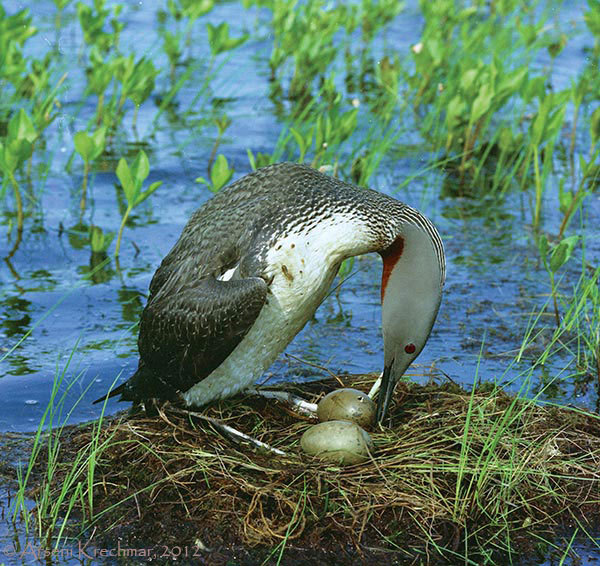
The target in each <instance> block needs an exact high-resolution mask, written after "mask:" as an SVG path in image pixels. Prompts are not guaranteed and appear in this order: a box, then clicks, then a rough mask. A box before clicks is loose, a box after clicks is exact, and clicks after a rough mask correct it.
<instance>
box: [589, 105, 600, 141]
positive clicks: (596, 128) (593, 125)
mask: <svg viewBox="0 0 600 566" xmlns="http://www.w3.org/2000/svg"><path fill="white" fill-rule="evenodd" d="M590 138H591V139H592V147H593V146H595V145H596V143H597V142H598V139H600V106H598V108H596V110H594V112H592V116H591V117H590Z"/></svg>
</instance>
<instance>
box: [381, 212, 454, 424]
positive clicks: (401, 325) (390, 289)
mask: <svg viewBox="0 0 600 566" xmlns="http://www.w3.org/2000/svg"><path fill="white" fill-rule="evenodd" d="M415 212H416V211H415ZM416 214H418V213H416ZM419 218H421V219H423V222H422V223H421V225H420V226H419V227H418V226H415V225H413V224H404V225H403V226H402V227H401V230H400V233H399V234H398V236H397V237H396V239H395V240H394V242H393V243H392V244H391V245H390V246H388V247H387V248H386V249H384V250H382V251H381V252H380V254H381V256H382V258H383V276H382V281H381V302H382V327H383V344H384V370H383V376H382V383H381V390H380V392H379V397H378V400H377V421H378V422H380V423H381V422H383V419H384V418H385V416H386V414H387V411H388V408H389V404H390V400H391V398H392V395H393V392H394V388H395V386H396V383H397V382H398V380H399V379H400V377H402V375H403V374H404V372H405V371H406V369H407V368H408V366H410V364H411V363H412V362H413V360H414V359H415V358H416V357H417V356H418V355H419V354H420V353H421V350H422V349H423V347H424V346H425V343H426V342H427V339H428V338H429V334H430V333H431V329H432V327H433V323H434V322H435V318H436V316H437V312H438V309H439V306H440V301H441V298H442V287H443V285H444V279H445V257H444V249H443V244H442V240H441V238H440V237H439V234H438V232H437V230H436V229H435V227H434V226H433V224H431V222H429V221H428V220H427V219H426V218H424V217H422V216H421V215H419Z"/></svg>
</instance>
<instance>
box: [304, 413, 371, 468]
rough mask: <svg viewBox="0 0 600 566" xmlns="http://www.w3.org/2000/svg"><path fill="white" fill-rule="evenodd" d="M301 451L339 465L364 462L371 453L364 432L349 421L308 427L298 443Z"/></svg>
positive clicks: (368, 437)
mask: <svg viewBox="0 0 600 566" xmlns="http://www.w3.org/2000/svg"><path fill="white" fill-rule="evenodd" d="M300 446H302V450H304V452H306V453H307V454H310V455H311V456H316V457H317V458H321V459H323V460H328V461H329V462H334V463H336V464H340V465H351V464H359V463H361V462H365V461H366V460H368V459H369V452H372V451H373V441H372V440H371V437H370V436H369V433H368V432H367V431H366V430H363V429H362V428H361V427H360V426H358V425H357V424H356V423H352V422H350V421H327V422H324V423H319V424H316V425H314V426H312V427H310V428H309V429H308V430H307V431H306V432H305V433H304V434H303V435H302V439H301V441H300Z"/></svg>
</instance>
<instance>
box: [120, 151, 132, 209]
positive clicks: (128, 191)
mask: <svg viewBox="0 0 600 566" xmlns="http://www.w3.org/2000/svg"><path fill="white" fill-rule="evenodd" d="M117 177H118V178H119V181H121V186H122V187H123V192H124V193H125V198H126V199H127V202H128V203H129V204H130V205H133V199H134V194H135V185H134V182H133V177H132V176H131V171H130V170H129V165H127V161H125V158H124V157H121V159H119V164H118V165H117Z"/></svg>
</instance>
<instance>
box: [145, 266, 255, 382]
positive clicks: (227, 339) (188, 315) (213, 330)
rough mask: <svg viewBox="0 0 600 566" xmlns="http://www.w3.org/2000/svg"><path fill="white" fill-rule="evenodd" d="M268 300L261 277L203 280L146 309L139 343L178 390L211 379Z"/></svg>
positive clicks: (149, 361)
mask: <svg viewBox="0 0 600 566" xmlns="http://www.w3.org/2000/svg"><path fill="white" fill-rule="evenodd" d="M266 297H267V284H266V282H265V281H264V280H263V279H261V278H259V277H251V278H247V279H236V280H230V281H218V280H216V279H214V278H207V279H200V280H198V281H197V282H195V283H194V284H193V285H190V284H189V283H188V285H186V287H184V288H182V289H177V290H171V292H169V293H168V294H165V293H160V294H158V295H156V296H155V297H154V298H151V300H150V302H149V303H148V305H147V306H146V308H145V310H144V312H143V313H142V318H141V321H140V335H139V340H138V345H139V350H140V357H141V359H142V360H143V363H144V365H145V367H146V368H147V369H149V370H151V371H152V372H153V373H156V374H160V375H161V379H162V380H164V381H168V382H169V385H171V386H172V387H174V388H175V389H177V390H180V391H185V390H187V389H189V388H190V387H191V386H192V385H194V384H196V383H198V382H199V381H201V380H202V379H204V378H205V377H207V376H208V375H209V374H210V373H211V372H212V371H213V370H215V369H216V368H217V367H218V366H219V365H221V363H222V362H223V361H224V360H225V359H226V358H227V357H228V356H229V354H231V352H232V351H233V350H234V349H235V347H236V346H237V345H238V344H239V343H240V342H241V340H242V339H243V337H244V336H245V335H246V333H247V332H248V330H250V328H251V327H252V325H253V324H254V322H255V320H256V318H257V317H258V315H259V313H260V311H261V309H262V307H263V305H264V304H265V301H266Z"/></svg>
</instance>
